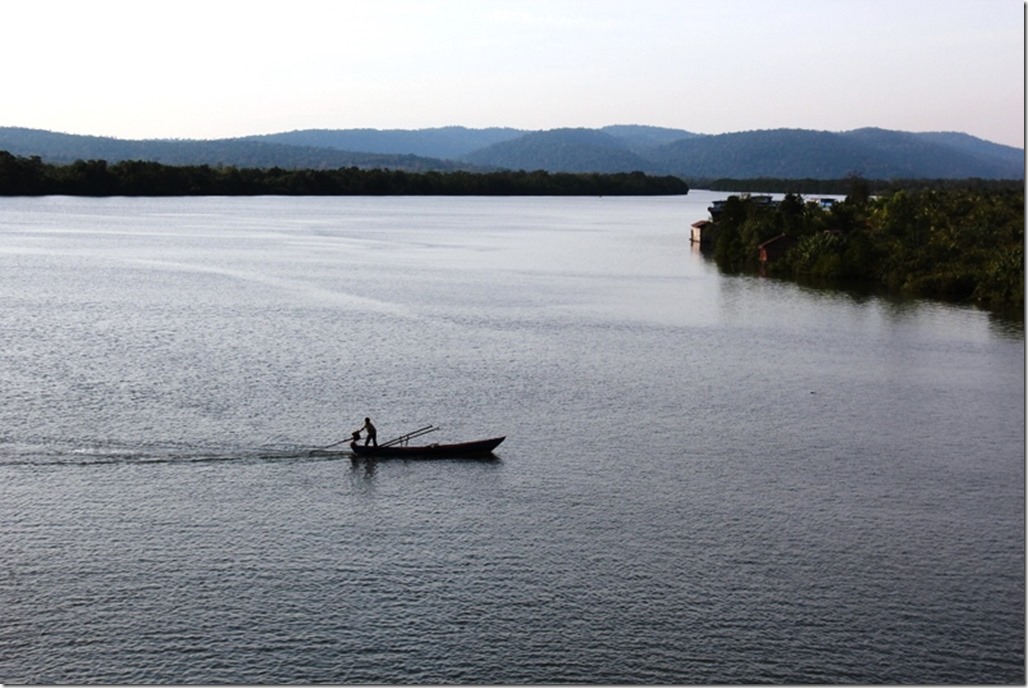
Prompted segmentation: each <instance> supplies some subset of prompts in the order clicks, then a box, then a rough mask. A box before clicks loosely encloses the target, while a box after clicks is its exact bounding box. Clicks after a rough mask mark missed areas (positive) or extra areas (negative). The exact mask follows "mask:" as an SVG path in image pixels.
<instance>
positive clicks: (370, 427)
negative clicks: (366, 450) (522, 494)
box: [353, 418, 378, 447]
mask: <svg viewBox="0 0 1028 688" xmlns="http://www.w3.org/2000/svg"><path fill="white" fill-rule="evenodd" d="M362 430H363V431H364V432H365V433H367V434H366V435H365V436H364V446H365V447H366V446H368V442H371V444H372V446H375V447H377V446H378V431H377V430H375V426H374V424H373V423H372V422H371V419H370V418H365V419H364V427H362V428H361V429H360V430H358V431H357V432H355V433H354V435H353V438H354V440H356V439H358V438H359V436H360V432H361V431H362Z"/></svg>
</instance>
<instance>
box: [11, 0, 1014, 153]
mask: <svg viewBox="0 0 1028 688" xmlns="http://www.w3.org/2000/svg"><path fill="white" fill-rule="evenodd" d="M0 17H2V26H3V32H2V36H0V64H2V65H3V69H2V71H0V126H22V127H31V128H38V129H49V130H53V131H62V132H68V133H76V134H93V135H101V136H116V137H119V138H221V137H231V136H244V135H248V134H264V133H273V132H281V131H291V130H294V129H311V128H324V129H349V128H358V127H367V128H374V129H421V128H427V127H438V126H446V125H463V126H467V127H474V128H482V127H493V126H506V127H515V128H519V129H553V128H558V127H601V126H605V125H608V124H648V125H654V126H663V127H673V128H678V129H686V130H689V131H693V132H697V133H704V134H718V133H724V132H732V131H745V130H750V129H774V128H779V127H794V128H802V129H818V130H828V131H845V130H849V129H855V128H859V127H866V126H874V127H882V128H885V129H897V130H903V131H962V132H966V133H969V134H972V135H974V136H978V137H980V138H983V139H987V140H989V141H995V142H997V143H1004V144H1008V145H1013V146H1018V147H1023V146H1024V129H1025V124H1024V105H1025V96H1024V67H1025V43H1024V27H1025V5H1024V4H1023V2H1021V0H335V1H330V0H288V1H282V2H266V1H263V0H251V1H248V2H230V1H227V0H199V1H194V0H174V1H170V0H131V1H116V0H75V1H64V2H62V1H57V0H0Z"/></svg>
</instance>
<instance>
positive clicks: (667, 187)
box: [0, 151, 689, 196]
mask: <svg viewBox="0 0 1028 688" xmlns="http://www.w3.org/2000/svg"><path fill="white" fill-rule="evenodd" d="M688 191H689V185H688V184H687V183H686V182H684V181H683V180H681V179H679V178H678V177H672V176H650V175H646V174H643V173H642V172H626V173H615V174H586V173H582V174H578V173H549V172H545V171H543V170H538V171H534V172H524V171H518V172H514V171H497V172H484V173H472V172H464V171H455V172H436V171H432V172H406V171H403V170H389V169H380V168H375V169H362V168H357V167H342V168H339V169H333V170H312V169H295V170H294V169H288V170H287V169H282V168H278V167H272V168H237V167H212V166H209V165H184V166H178V165H174V166H173V165H163V164H160V163H156V162H148V161H142V160H130V161H122V162H117V163H113V164H108V163H107V162H106V161H104V160H76V161H75V162H73V163H71V164H70V165H53V164H48V163H45V162H43V161H42V160H41V159H40V158H39V157H38V156H32V157H28V158H26V157H19V156H15V155H12V154H11V153H9V152H7V151H0V196H47V195H70V196H259V195H281V196H384V195H411V196H441V195H445V196H601V195H610V196H650V195H681V194H686V193H688Z"/></svg>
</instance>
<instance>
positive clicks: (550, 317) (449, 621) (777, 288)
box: [0, 192, 1025, 684]
mask: <svg viewBox="0 0 1028 688" xmlns="http://www.w3.org/2000/svg"><path fill="white" fill-rule="evenodd" d="M713 196H715V194H709V193H705V192H694V193H693V194H690V195H689V196H688V197H685V198H656V199H612V198H600V199H584V198H579V199H554V198H545V199H543V198H539V199H531V198H527V199H486V198H467V199H447V198H432V199H429V198H398V199H397V198H349V199H347V198H327V199H287V198H253V199H217V198H207V199H69V198H44V199H4V201H3V203H4V207H5V215H4V229H3V231H4V239H5V241H4V247H3V248H2V249H0V275H2V279H0V295H2V298H3V303H4V306H5V307H4V308H3V309H0V382H2V384H3V387H4V391H5V403H4V404H3V405H2V406H0V497H2V499H0V520H2V522H3V523H4V524H5V525H4V528H2V529H0V552H4V554H3V555H0V556H2V560H3V563H4V566H5V571H6V572H7V573H6V575H5V576H3V577H2V578H0V608H2V609H3V610H4V617H5V618H4V624H3V625H0V680H3V681H6V682H10V683H46V684H51V683H53V684H58V683H118V684H148V683H178V684H189V683H219V682H225V683H244V684H249V683H254V684H263V683H294V682H295V683H490V684H491V683H555V682H562V683H756V682H775V683H982V682H984V683H1023V682H1024V599H1025V594H1024V546H1023V545H1024V336H1023V324H1021V325H1018V324H1017V323H1008V322H1006V321H1003V320H1002V319H999V318H996V317H993V316H990V315H988V314H986V313H984V312H982V311H978V310H975V309H972V308H964V307H954V306H951V305H946V304H941V303H932V302H924V301H910V300H902V299H894V298H885V297H882V296H880V295H871V294H860V293H854V292H849V291H846V292H839V291H832V290H824V289H821V288H818V287H816V286H813V285H805V284H795V283H790V282H783V281H778V280H772V279H759V278H755V277H750V276H738V275H735V276H725V275H721V274H720V273H719V272H718V271H717V269H716V268H715V267H714V266H713V265H712V263H711V262H710V261H709V260H708V259H706V258H704V257H703V256H702V255H699V254H697V253H695V252H694V251H693V249H692V248H691V247H690V245H689V241H688V238H689V225H690V224H691V223H692V222H694V221H695V220H697V219H700V218H702V217H704V216H705V214H706V206H707V205H709V202H710V200H711V198H712V197H713ZM365 416H371V417H373V418H375V419H376V421H378V423H377V424H378V425H379V431H380V435H382V436H393V435H396V434H399V433H401V432H403V431H404V429H406V428H416V427H423V426H425V425H426V424H427V423H433V424H436V425H439V426H441V427H442V430H441V431H440V433H439V437H440V441H461V440H464V439H467V438H474V437H490V436H494V435H500V434H505V435H507V440H506V441H505V442H504V444H503V445H502V447H501V448H500V449H501V450H502V451H499V450H498V453H497V457H498V458H497V459H496V460H492V461H485V462H480V461H448V460H447V461H414V460H406V461H405V460H389V461H380V462H375V461H372V462H366V461H357V462H354V461H351V459H350V457H349V455H348V454H347V453H345V452H341V453H336V454H326V455H318V454H313V455H312V453H311V450H313V449H315V448H318V447H322V448H323V447H326V446H330V445H331V443H333V442H337V440H338V438H339V437H342V436H346V435H347V434H348V433H349V430H350V429H352V427H353V423H354V422H355V419H360V418H364V417H365ZM868 639H873V642H870V641H869V640H868Z"/></svg>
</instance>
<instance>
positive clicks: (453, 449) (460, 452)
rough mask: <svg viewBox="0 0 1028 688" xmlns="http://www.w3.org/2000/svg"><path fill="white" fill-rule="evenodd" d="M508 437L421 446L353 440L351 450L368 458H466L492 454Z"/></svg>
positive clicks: (358, 455)
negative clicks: (388, 444) (380, 444)
mask: <svg viewBox="0 0 1028 688" xmlns="http://www.w3.org/2000/svg"><path fill="white" fill-rule="evenodd" d="M504 439H506V437H492V438H490V439H487V440H477V441H475V442H461V443H459V444H428V445H424V446H420V447H403V446H399V445H396V446H392V447H372V446H367V447H366V446H364V445H361V444H357V443H356V442H353V443H351V444H350V450H351V451H352V452H353V454H354V456H355V457H360V458H367V459H397V458H402V459H465V458H481V457H487V456H491V455H492V453H493V450H494V449H496V447H498V446H499V445H500V442H503V440H504Z"/></svg>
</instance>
